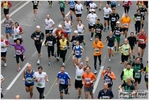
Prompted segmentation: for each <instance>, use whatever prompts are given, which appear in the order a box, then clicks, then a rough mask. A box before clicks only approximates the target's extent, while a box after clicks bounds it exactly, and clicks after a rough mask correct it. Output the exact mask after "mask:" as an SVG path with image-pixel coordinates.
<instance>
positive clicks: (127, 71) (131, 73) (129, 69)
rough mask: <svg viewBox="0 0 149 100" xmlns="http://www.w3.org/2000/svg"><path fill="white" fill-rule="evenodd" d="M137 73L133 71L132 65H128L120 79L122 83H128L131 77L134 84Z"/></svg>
mask: <svg viewBox="0 0 149 100" xmlns="http://www.w3.org/2000/svg"><path fill="white" fill-rule="evenodd" d="M134 74H135V72H134V71H133V69H132V66H131V64H130V63H127V65H126V68H124V69H123V71H122V73H121V75H120V78H121V80H122V83H126V82H127V77H130V78H131V79H132V82H134V78H133V76H134Z"/></svg>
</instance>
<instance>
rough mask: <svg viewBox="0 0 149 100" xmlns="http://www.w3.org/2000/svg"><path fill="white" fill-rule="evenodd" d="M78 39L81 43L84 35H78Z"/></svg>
mask: <svg viewBox="0 0 149 100" xmlns="http://www.w3.org/2000/svg"><path fill="white" fill-rule="evenodd" d="M79 37H80V43H82V42H83V40H84V35H80V36H79Z"/></svg>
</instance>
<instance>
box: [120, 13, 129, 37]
mask: <svg viewBox="0 0 149 100" xmlns="http://www.w3.org/2000/svg"><path fill="white" fill-rule="evenodd" d="M120 22H121V24H122V28H123V34H124V35H125V38H127V33H128V29H129V27H130V22H131V19H130V17H129V16H128V14H127V13H125V15H124V16H123V17H122V18H121V20H120Z"/></svg>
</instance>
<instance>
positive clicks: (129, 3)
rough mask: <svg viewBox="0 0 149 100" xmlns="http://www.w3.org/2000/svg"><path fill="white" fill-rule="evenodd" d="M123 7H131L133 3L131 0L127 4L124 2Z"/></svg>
mask: <svg viewBox="0 0 149 100" xmlns="http://www.w3.org/2000/svg"><path fill="white" fill-rule="evenodd" d="M123 5H124V6H126V7H128V6H131V5H132V2H131V1H129V0H128V1H127V2H125V1H123Z"/></svg>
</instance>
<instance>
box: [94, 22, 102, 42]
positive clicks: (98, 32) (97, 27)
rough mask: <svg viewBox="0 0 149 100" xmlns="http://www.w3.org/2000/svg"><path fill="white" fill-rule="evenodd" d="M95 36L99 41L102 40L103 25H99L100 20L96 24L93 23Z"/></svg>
mask: <svg viewBox="0 0 149 100" xmlns="http://www.w3.org/2000/svg"><path fill="white" fill-rule="evenodd" d="M94 28H95V33H96V35H95V36H98V37H99V40H101V38H102V30H103V24H102V23H100V19H97V21H96V23H95V27H94Z"/></svg>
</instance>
